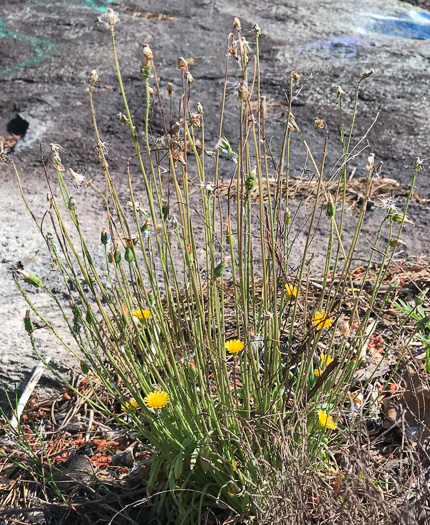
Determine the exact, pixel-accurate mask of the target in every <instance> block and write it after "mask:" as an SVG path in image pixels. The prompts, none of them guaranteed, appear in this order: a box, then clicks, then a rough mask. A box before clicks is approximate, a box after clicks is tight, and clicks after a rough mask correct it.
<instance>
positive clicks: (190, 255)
mask: <svg viewBox="0 0 430 525" xmlns="http://www.w3.org/2000/svg"><path fill="white" fill-rule="evenodd" d="M187 256H188V264H189V265H190V266H191V265H192V264H193V262H194V256H193V252H192V250H191V245H190V244H189V243H188V244H187Z"/></svg>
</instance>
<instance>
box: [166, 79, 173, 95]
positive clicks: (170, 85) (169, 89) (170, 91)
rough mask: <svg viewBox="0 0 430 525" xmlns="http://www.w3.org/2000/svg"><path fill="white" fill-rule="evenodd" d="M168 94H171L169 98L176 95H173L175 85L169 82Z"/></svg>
mask: <svg viewBox="0 0 430 525" xmlns="http://www.w3.org/2000/svg"><path fill="white" fill-rule="evenodd" d="M167 93H168V94H169V97H173V95H174V93H173V84H172V83H171V82H169V83H168V84H167Z"/></svg>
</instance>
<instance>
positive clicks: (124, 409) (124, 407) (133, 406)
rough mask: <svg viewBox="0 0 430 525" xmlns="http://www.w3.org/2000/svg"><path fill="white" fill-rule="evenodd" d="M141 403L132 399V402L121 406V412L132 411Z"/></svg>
mask: <svg viewBox="0 0 430 525" xmlns="http://www.w3.org/2000/svg"><path fill="white" fill-rule="evenodd" d="M138 407H139V403H138V402H137V401H136V400H135V399H130V401H127V403H126V404H125V406H124V405H121V410H122V411H123V412H127V410H130V409H131V408H138Z"/></svg>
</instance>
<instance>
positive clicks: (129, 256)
mask: <svg viewBox="0 0 430 525" xmlns="http://www.w3.org/2000/svg"><path fill="white" fill-rule="evenodd" d="M124 259H125V260H126V261H127V262H128V263H132V262H133V261H134V252H133V248H131V247H130V246H127V248H126V249H125V254H124Z"/></svg>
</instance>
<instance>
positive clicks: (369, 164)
mask: <svg viewBox="0 0 430 525" xmlns="http://www.w3.org/2000/svg"><path fill="white" fill-rule="evenodd" d="M374 165H375V154H374V153H371V154H370V155H369V156H368V158H367V164H366V170H367V171H370V170H372V169H373V167H374Z"/></svg>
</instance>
